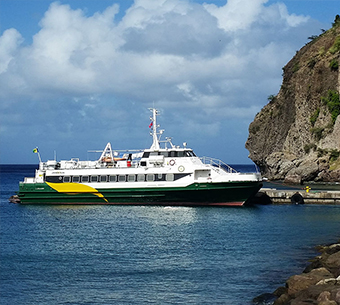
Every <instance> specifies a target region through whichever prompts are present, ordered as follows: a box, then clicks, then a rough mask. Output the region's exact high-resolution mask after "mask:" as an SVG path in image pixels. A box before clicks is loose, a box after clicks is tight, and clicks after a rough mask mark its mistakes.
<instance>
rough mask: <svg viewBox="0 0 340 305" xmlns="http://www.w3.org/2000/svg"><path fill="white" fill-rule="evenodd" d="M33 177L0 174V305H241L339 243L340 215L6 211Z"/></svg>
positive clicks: (301, 210) (309, 211) (323, 209)
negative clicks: (320, 247) (21, 184)
mask: <svg viewBox="0 0 340 305" xmlns="http://www.w3.org/2000/svg"><path fill="white" fill-rule="evenodd" d="M234 167H235V168H236V169H238V170H240V171H249V170H250V171H253V170H254V167H253V166H249V165H243V166H242V165H238V166H234ZM34 170H35V166H32V165H21V166H19V165H13V166H12V165H1V166H0V179H1V180H0V185H1V201H0V300H1V301H0V303H1V304H2V305H13V304H16V305H21V304H25V305H26V304H39V305H41V304H48V305H50V304H68V305H69V304H77V305H78V304H230V305H244V304H251V300H252V299H253V298H254V297H256V296H257V295H259V294H261V293H264V292H272V291H273V290H275V289H276V288H277V287H278V286H280V285H284V282H285V280H286V279H287V278H288V277H289V276H290V275H292V274H295V273H300V272H301V271H302V270H303V269H304V267H305V266H306V264H307V260H308V259H309V258H311V257H313V256H315V255H316V254H317V253H316V252H315V250H314V246H315V245H318V244H324V243H331V242H335V241H337V240H338V239H339V233H340V230H339V229H340V206H330V205H328V206H320V205H301V206H293V205H280V206H274V205H272V206H256V207H239V208H230V207H229V208H204V207H203V208H202V207H194V208H187V207H175V208H174V207H157V206H156V207H138V206H32V205H27V206H21V205H15V204H12V203H9V202H8V198H9V197H10V196H11V195H13V194H14V193H15V192H16V191H17V190H18V182H19V181H21V180H23V178H24V177H25V176H33V174H34Z"/></svg>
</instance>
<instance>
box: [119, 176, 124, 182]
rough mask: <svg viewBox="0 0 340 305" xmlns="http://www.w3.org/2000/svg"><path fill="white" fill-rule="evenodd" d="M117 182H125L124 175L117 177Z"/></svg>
mask: <svg viewBox="0 0 340 305" xmlns="http://www.w3.org/2000/svg"><path fill="white" fill-rule="evenodd" d="M118 181H119V182H125V181H126V176H125V175H119V176H118Z"/></svg>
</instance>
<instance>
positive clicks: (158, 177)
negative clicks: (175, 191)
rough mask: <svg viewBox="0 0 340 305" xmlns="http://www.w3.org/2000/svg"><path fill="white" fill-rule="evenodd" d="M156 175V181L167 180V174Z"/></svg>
mask: <svg viewBox="0 0 340 305" xmlns="http://www.w3.org/2000/svg"><path fill="white" fill-rule="evenodd" d="M155 176H156V177H155V180H156V181H165V174H157V175H155Z"/></svg>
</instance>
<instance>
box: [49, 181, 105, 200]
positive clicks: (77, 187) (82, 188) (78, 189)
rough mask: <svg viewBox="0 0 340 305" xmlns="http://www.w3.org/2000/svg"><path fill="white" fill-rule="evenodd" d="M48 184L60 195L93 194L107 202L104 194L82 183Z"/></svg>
mask: <svg viewBox="0 0 340 305" xmlns="http://www.w3.org/2000/svg"><path fill="white" fill-rule="evenodd" d="M46 184H47V185H48V186H49V187H51V188H53V189H54V190H56V191H57V192H58V193H67V194H78V193H92V194H93V195H96V196H98V197H100V198H103V199H104V200H105V201H106V202H108V201H107V200H106V198H105V197H104V195H103V194H102V193H99V192H98V190H96V189H95V188H93V187H91V186H88V185H85V184H81V183H72V182H70V183H51V182H46Z"/></svg>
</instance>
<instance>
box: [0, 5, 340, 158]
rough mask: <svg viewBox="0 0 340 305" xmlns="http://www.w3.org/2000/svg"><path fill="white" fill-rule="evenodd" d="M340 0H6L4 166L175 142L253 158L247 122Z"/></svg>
mask: <svg viewBox="0 0 340 305" xmlns="http://www.w3.org/2000/svg"><path fill="white" fill-rule="evenodd" d="M337 13H340V5H339V0H333V1H327V0H319V1H318V0H309V1H304V0H290V1H288V0H287V1H276V0H228V1H226V0H214V1H213V0H210V1H209V0H206V1H203V0H134V1H133V0H110V1H109V0H98V1H93V0H82V1H80V0H68V1H67V0H65V1H64V0H62V1H58V2H54V1H49V0H31V1H25V0H0V163H36V162H37V155H36V154H33V153H32V149H33V148H34V147H36V146H38V147H39V150H40V153H41V157H42V159H43V160H47V159H53V157H54V151H56V153H57V158H58V159H69V158H72V157H80V158H81V159H87V158H90V159H93V158H95V157H96V156H93V155H92V154H88V153H87V151H88V150H94V149H103V148H104V147H105V145H106V143H107V142H109V141H110V142H111V143H112V146H113V147H114V148H115V149H125V148H126V149H137V148H138V149H139V148H147V147H150V146H151V144H152V139H151V137H150V135H149V128H148V125H149V123H150V120H149V114H150V113H149V110H148V108H150V107H153V106H154V107H156V108H158V109H160V111H161V116H160V117H159V123H160V124H161V125H162V128H164V129H165V135H166V136H171V137H172V138H173V142H174V143H175V144H178V145H179V144H182V143H183V142H187V143H188V146H190V147H191V148H193V149H194V150H195V152H196V154H198V155H200V156H203V155H206V156H211V157H216V158H219V159H222V160H224V161H225V162H228V163H231V164H235V163H251V161H250V160H249V159H248V157H247V156H248V151H247V150H246V149H245V148H244V145H245V142H246V140H247V137H248V126H249V124H250V123H251V121H252V120H253V118H254V116H255V115H256V113H257V112H258V111H260V109H261V108H262V107H263V106H264V105H265V104H266V103H267V97H268V96H269V95H271V94H277V92H278V91H279V88H280V85H281V81H282V67H283V66H284V65H285V64H286V63H287V62H288V61H289V60H290V59H291V58H292V57H293V55H294V54H295V52H296V51H297V50H299V49H300V48H301V47H302V46H303V45H304V44H305V43H307V42H308V41H309V40H308V37H309V36H311V35H318V34H320V33H321V29H329V28H330V27H331V23H332V22H333V21H334V17H335V15H336V14H337Z"/></svg>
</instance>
